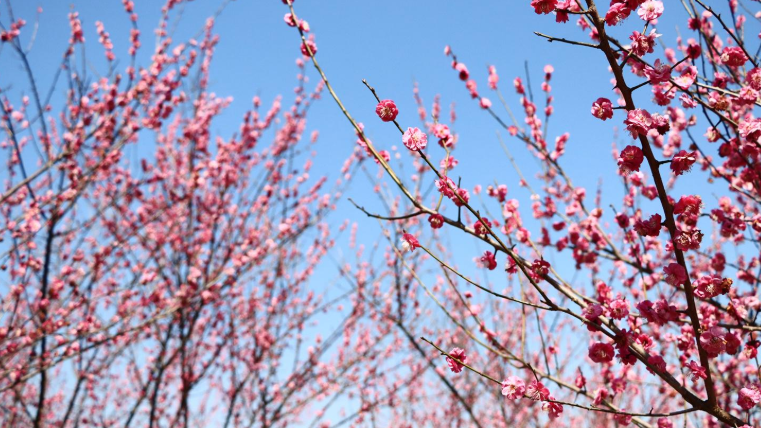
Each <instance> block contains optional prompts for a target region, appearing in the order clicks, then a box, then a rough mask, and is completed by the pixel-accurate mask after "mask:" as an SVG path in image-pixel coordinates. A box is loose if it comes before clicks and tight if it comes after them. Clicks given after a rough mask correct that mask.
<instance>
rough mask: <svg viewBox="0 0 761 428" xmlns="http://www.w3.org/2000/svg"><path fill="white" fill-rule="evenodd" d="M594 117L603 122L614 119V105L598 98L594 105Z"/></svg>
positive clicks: (605, 99) (607, 100)
mask: <svg viewBox="0 0 761 428" xmlns="http://www.w3.org/2000/svg"><path fill="white" fill-rule="evenodd" d="M592 116H594V117H596V118H598V119H601V120H608V119H610V118H612V117H613V104H611V102H610V100H609V99H607V98H598V99H597V101H595V102H594V103H592Z"/></svg>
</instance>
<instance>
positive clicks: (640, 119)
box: [624, 109, 653, 138]
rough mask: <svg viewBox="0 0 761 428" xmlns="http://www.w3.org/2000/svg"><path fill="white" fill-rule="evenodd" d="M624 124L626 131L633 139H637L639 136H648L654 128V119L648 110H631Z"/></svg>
mask: <svg viewBox="0 0 761 428" xmlns="http://www.w3.org/2000/svg"><path fill="white" fill-rule="evenodd" d="M624 124H625V125H626V130H627V131H629V133H631V134H632V138H637V137H638V136H639V135H647V133H648V131H650V128H652V125H653V118H652V116H651V115H650V113H648V112H647V111H646V110H643V109H635V110H630V111H629V112H627V116H626V120H624Z"/></svg>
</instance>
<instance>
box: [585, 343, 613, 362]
mask: <svg viewBox="0 0 761 428" xmlns="http://www.w3.org/2000/svg"><path fill="white" fill-rule="evenodd" d="M615 355H616V351H615V349H614V348H613V345H611V344H608V343H601V342H596V343H593V344H592V346H590V347H589V358H590V359H591V360H592V361H594V362H595V363H609V362H611V361H613V357H614V356H615Z"/></svg>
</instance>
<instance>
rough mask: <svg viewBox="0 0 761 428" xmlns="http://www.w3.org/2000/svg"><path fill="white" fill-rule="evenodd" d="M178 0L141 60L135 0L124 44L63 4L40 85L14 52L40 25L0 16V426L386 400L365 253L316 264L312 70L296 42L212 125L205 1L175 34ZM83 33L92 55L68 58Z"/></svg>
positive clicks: (387, 334) (274, 421)
mask: <svg viewBox="0 0 761 428" xmlns="http://www.w3.org/2000/svg"><path fill="white" fill-rule="evenodd" d="M179 3H181V2H180V1H176V0H170V1H168V2H166V4H165V5H164V6H163V8H162V9H161V10H162V14H161V21H160V23H159V26H158V28H157V29H156V31H155V34H156V37H157V38H156V42H155V43H156V44H155V48H153V50H152V51H149V52H147V54H146V55H147V58H149V60H148V62H147V63H144V64H142V65H141V64H140V59H139V58H140V55H139V53H140V52H144V49H146V48H145V47H142V46H141V44H142V43H143V39H144V34H145V33H143V32H141V31H139V30H138V25H137V23H138V16H137V15H136V13H135V11H134V5H133V3H132V1H130V0H124V1H123V8H124V12H125V14H124V17H123V18H124V19H125V20H127V21H128V22H130V23H131V25H132V30H131V32H130V34H128V35H126V34H120V35H118V37H128V40H129V52H128V54H127V55H126V56H125V57H123V58H126V61H122V62H121V63H120V62H118V60H117V57H119V55H118V52H116V51H115V49H114V45H113V44H112V39H111V37H112V35H110V34H109V33H108V32H107V31H106V28H104V25H103V24H102V23H100V22H95V23H85V22H81V20H80V18H79V16H78V14H77V13H76V12H72V13H71V14H70V15H69V17H68V20H69V23H70V28H71V31H70V34H69V35H68V36H67V37H68V38H69V42H68V48H67V49H66V50H65V51H64V52H62V56H61V60H60V68H59V69H57V70H54V71H52V72H50V75H51V76H52V81H53V85H52V87H50V88H42V87H40V86H39V85H38V83H37V82H38V81H39V80H38V79H39V77H40V75H41V73H43V71H42V70H33V69H32V68H31V67H30V63H29V60H28V53H29V52H28V50H27V49H28V46H29V45H30V44H29V43H28V42H29V41H30V40H33V39H34V37H35V34H36V33H35V32H34V31H35V30H34V29H35V27H36V26H35V25H31V24H28V23H27V22H26V21H25V20H24V19H23V18H22V17H16V16H14V14H13V9H12V7H10V5H8V6H9V7H8V9H7V10H8V12H9V13H8V14H7V15H3V17H4V18H3V22H2V23H1V24H0V38H1V39H2V40H1V43H2V49H3V55H4V58H6V60H9V58H11V57H12V58H13V61H14V67H18V68H19V69H20V70H21V71H22V73H21V75H20V77H19V79H18V81H15V82H13V83H14V85H11V86H8V87H6V85H7V84H8V83H9V82H5V83H4V84H3V89H2V91H0V107H2V117H1V118H0V123H2V137H0V150H1V151H2V156H3V158H4V162H3V165H4V169H3V173H2V178H3V185H2V186H3V188H2V192H1V194H2V196H0V216H2V220H0V229H1V230H0V241H1V242H2V261H1V262H0V269H1V270H2V272H3V274H2V277H3V281H2V285H0V304H2V309H1V310H0V373H2V376H0V425H2V426H3V427H85V426H86V427H106V426H124V427H129V426H133V427H136V426H144V427H159V426H162V427H189V426H220V427H222V426H224V427H228V426H229V427H244V426H246V427H250V426H263V427H265V426H266V427H285V426H292V425H294V424H297V423H314V424H320V423H323V421H322V418H323V415H325V414H326V413H327V412H330V411H331V409H332V406H333V404H334V403H335V400H336V398H337V397H345V398H343V399H342V400H343V401H342V402H341V403H342V407H343V408H344V409H345V412H346V413H345V414H344V417H347V418H353V416H352V415H355V416H356V415H357V414H359V413H360V410H361V409H380V408H383V407H387V406H389V405H393V402H390V401H389V400H388V399H387V398H384V397H386V396H383V395H381V394H380V393H378V396H375V395H373V394H364V392H365V391H366V388H369V387H370V386H369V385H380V386H383V387H386V388H387V390H389V391H393V390H395V389H399V388H400V387H401V386H404V385H402V384H399V385H397V384H395V382H396V379H397V378H399V379H405V380H407V379H413V380H414V379H416V378H415V377H414V376H412V377H410V376H409V375H408V374H407V373H405V374H403V375H398V376H395V377H392V374H393V371H392V370H389V371H384V370H376V368H377V367H379V365H376V364H374V363H373V361H376V360H380V361H383V359H384V358H388V354H389V353H390V352H391V351H392V350H393V348H389V347H385V344H386V343H387V342H388V340H394V336H393V333H395V332H393V331H391V330H389V329H382V328H381V329H378V328H375V327H374V325H375V322H374V320H373V317H374V315H372V314H373V313H377V312H378V311H377V310H376V309H375V307H374V306H371V305H368V304H367V303H366V301H365V299H364V298H363V295H365V294H371V293H370V291H366V288H368V287H369V285H367V284H366V281H363V280H362V279H361V278H362V275H363V273H362V269H363V267H362V266H363V265H362V263H360V262H358V261H357V262H353V261H352V260H346V261H345V263H341V264H340V266H338V269H337V271H338V273H339V274H344V273H345V274H346V276H348V277H351V278H353V279H354V280H353V281H340V282H341V283H340V287H339V286H338V285H339V284H338V282H336V283H335V284H333V285H334V286H333V285H331V286H329V285H326V284H323V283H324V282H325V281H321V284H320V286H319V287H318V286H316V285H315V282H314V281H313V280H312V278H313V276H314V275H315V272H316V270H317V267H318V265H320V264H325V262H324V261H325V260H326V259H327V258H326V256H327V255H328V253H329V251H330V250H331V248H332V247H333V245H334V244H335V242H336V240H338V239H342V231H344V230H345V229H346V225H340V226H339V225H337V226H336V227H330V226H329V223H328V222H327V221H326V216H327V215H328V214H329V213H330V212H331V211H333V210H334V209H335V203H336V199H337V198H338V197H339V196H340V195H341V193H342V191H343V189H344V187H345V186H346V184H347V180H344V179H343V178H342V179H341V180H338V181H336V182H334V183H333V184H331V182H329V181H328V178H327V177H311V176H310V170H311V167H312V163H313V159H312V157H313V151H314V150H315V148H316V147H319V145H317V146H315V143H316V141H317V136H318V134H317V132H316V131H313V132H311V135H310V131H309V130H308V129H307V123H306V118H307V112H308V110H309V107H310V105H311V104H312V103H313V102H314V101H315V100H316V99H318V98H319V96H320V94H321V92H322V90H323V88H324V85H323V84H322V82H320V81H319V80H318V81H317V82H318V83H317V84H316V85H310V84H309V83H308V80H307V78H306V74H305V73H306V70H305V69H304V64H305V63H304V61H303V60H301V59H299V60H298V61H297V70H295V71H296V72H297V73H298V78H297V86H296V88H295V95H294V98H293V101H292V102H291V103H290V104H285V101H283V100H281V99H280V98H277V99H275V100H274V101H273V102H272V103H271V105H270V106H269V107H265V106H263V105H262V101H261V100H260V99H259V98H258V97H254V99H253V101H252V103H251V105H250V108H249V109H248V111H246V112H245V114H244V115H243V117H242V118H241V119H240V122H239V126H238V128H237V129H234V130H230V132H229V133H228V134H219V133H217V132H215V129H216V128H217V127H213V125H212V124H213V123H215V119H216V118H218V117H220V116H221V115H222V114H223V113H224V111H225V109H226V107H228V105H229V104H230V102H231V100H230V99H229V98H224V97H220V96H218V95H215V94H214V92H213V91H212V90H211V89H210V86H209V81H210V78H211V76H210V73H209V68H210V64H211V62H212V59H213V57H214V52H215V48H216V46H217V44H218V43H219V42H220V41H219V38H218V37H217V36H216V35H215V34H214V31H213V30H214V18H213V17H212V18H209V19H208V20H207V21H206V23H205V25H200V26H201V27H202V28H201V31H199V33H198V34H199V37H198V38H197V39H192V40H182V41H178V40H172V38H171V37H170V36H169V31H168V30H167V27H168V23H169V22H170V19H171V17H172V16H173V15H174V14H175V13H177V12H176V6H177V5H178V4H179ZM4 6H6V5H4ZM62 19H65V17H62ZM90 37H93V39H91V40H97V42H98V43H99V45H100V47H101V50H100V52H97V53H98V54H99V55H103V56H104V57H103V62H102V63H103V64H105V67H104V68H103V69H102V70H98V71H99V73H100V74H93V73H92V70H91V69H90V68H89V66H88V67H85V64H86V62H85V61H84V60H82V61H80V60H81V59H82V57H83V56H84V55H85V39H86V38H88V39H89V38H90ZM113 37H116V35H114V36H113ZM88 46H90V45H88ZM96 46H97V45H96ZM90 49H92V48H90ZM88 54H89V56H90V57H92V55H93V51H92V50H91V51H90V52H88ZM294 54H297V52H294ZM94 63H95V64H98V63H99V62H94ZM120 64H121V65H120ZM19 88H23V89H19ZM57 106H59V107H57ZM137 147H139V149H140V150H139V151H136V148H137ZM136 153H139V156H136ZM361 164H362V159H360V158H357V157H352V158H350V159H348V160H347V161H346V163H345V165H344V170H343V171H342V173H343V174H345V175H347V176H350V175H351V172H353V171H354V170H355V169H356V168H358V167H359V166H360V165H361ZM358 257H359V256H358ZM327 266H331V265H330V264H328V265H327ZM333 276H334V277H335V274H334V275H333ZM339 279H340V276H339ZM381 344H383V346H384V347H380V345H381ZM418 371H419V369H418ZM411 373H412V374H414V371H413V372H411ZM358 380H359V381H358ZM408 383H409V381H408ZM405 385H406V384H405ZM357 397H360V398H359V399H358V398H357ZM347 409H348V410H347Z"/></svg>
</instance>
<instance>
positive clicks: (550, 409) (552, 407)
mask: <svg viewBox="0 0 761 428" xmlns="http://www.w3.org/2000/svg"><path fill="white" fill-rule="evenodd" d="M547 399H548V400H551V401H545V402H544V403H542V410H544V411H545V412H547V416H548V417H549V418H550V420H551V421H552V420H555V419H557V418H559V417H560V414H561V413H563V405H562V404H560V403H555V402H554V400H555V397H553V396H552V395H550V396H548V397H547Z"/></svg>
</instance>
